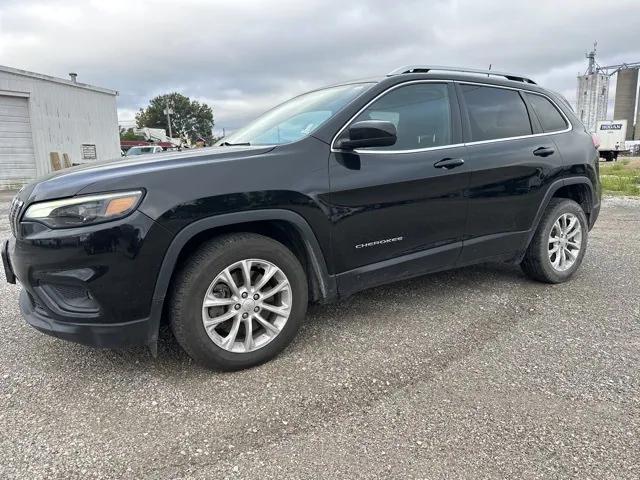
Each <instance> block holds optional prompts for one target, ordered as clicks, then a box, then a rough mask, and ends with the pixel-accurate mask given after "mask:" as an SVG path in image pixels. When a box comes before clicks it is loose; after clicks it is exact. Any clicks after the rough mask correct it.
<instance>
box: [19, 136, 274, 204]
mask: <svg viewBox="0 0 640 480" xmlns="http://www.w3.org/2000/svg"><path fill="white" fill-rule="evenodd" d="M274 148H275V147H273V146H262V147H261V146H256V147H251V146H248V147H247V146H244V147H208V148H200V149H194V150H183V151H181V152H166V153H157V154H148V155H140V156H137V157H132V158H126V157H124V158H122V159H116V160H106V161H102V162H95V163H91V164H86V165H82V166H78V167H73V168H67V169H65V170H61V171H58V172H54V173H52V174H49V175H47V176H45V177H42V178H39V179H38V180H36V181H35V182H32V183H30V184H29V185H26V186H25V187H24V188H23V189H22V190H20V192H19V196H20V198H21V199H22V200H24V201H29V203H32V202H39V201H42V200H50V199H54V198H63V197H71V196H74V195H77V194H78V193H80V192H81V191H82V190H85V189H87V188H88V187H90V186H92V185H95V184H99V183H101V182H105V183H109V184H113V183H114V182H116V183H117V182H118V180H120V179H122V180H123V183H124V179H125V178H131V177H134V176H139V175H144V174H146V173H151V172H158V171H162V170H173V169H179V168H187V167H189V166H190V165H194V164H205V163H212V164H215V163H218V162H226V161H233V160H235V159H240V158H246V157H251V156H254V155H260V154H264V153H267V152H269V151H271V150H273V149H274Z"/></svg>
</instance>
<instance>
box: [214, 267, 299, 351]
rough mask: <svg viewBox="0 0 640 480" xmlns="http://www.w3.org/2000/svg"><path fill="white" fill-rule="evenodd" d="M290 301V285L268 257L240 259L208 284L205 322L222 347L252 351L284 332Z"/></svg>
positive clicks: (215, 340) (228, 349) (229, 349)
mask: <svg viewBox="0 0 640 480" xmlns="http://www.w3.org/2000/svg"><path fill="white" fill-rule="evenodd" d="M291 301H292V293H291V285H290V284H289V280H288V279H287V276H286V275H285V274H284V272H283V271H282V270H281V269H280V268H278V267H277V266H276V265H274V264H273V263H271V262H268V261H266V260H260V259H255V258H252V259H246V260H241V261H238V262H236V263H234V264H232V265H229V266H228V267H227V268H225V269H224V270H223V271H222V272H220V273H219V274H218V275H217V276H216V278H215V279H214V280H213V282H211V284H210V285H209V288H208V289H207V291H206V293H205V296H204V299H203V302H202V323H203V325H204V328H205V330H206V332H207V335H208V336H209V338H210V339H211V340H212V341H213V342H214V343H215V344H216V345H217V346H219V347H220V348H223V349H224V350H227V351H229V352H234V353H247V352H252V351H255V350H258V349H260V348H262V347H264V346H265V345H266V344H268V343H269V342H271V341H272V340H273V339H274V338H275V337H277V336H278V334H279V333H280V332H281V331H282V328H283V327H284V325H285V324H286V323H287V320H288V319H289V315H290V314H291Z"/></svg>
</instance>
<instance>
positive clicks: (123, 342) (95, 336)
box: [20, 289, 157, 348]
mask: <svg viewBox="0 0 640 480" xmlns="http://www.w3.org/2000/svg"><path fill="white" fill-rule="evenodd" d="M32 298H33V297H30V295H29V293H28V292H27V291H26V290H25V289H22V291H21V292H20V311H21V312H22V315H23V316H24V318H25V320H26V321H27V323H28V324H29V325H31V326H32V327H33V328H35V329H36V330H38V331H40V332H42V333H46V334H47V335H51V336H53V337H56V338H61V339H63V340H69V341H71V342H76V343H81V344H83V345H90V346H92V347H104V348H120V347H126V346H132V345H148V344H150V343H151V342H153V341H154V340H155V339H156V334H157V325H155V323H154V322H153V321H152V320H151V319H150V318H143V319H141V320H135V321H133V322H126V323H79V322H61V321H56V320H54V319H53V318H51V317H50V316H48V315H47V312H46V311H45V310H44V309H43V308H42V307H38V305H37V304H36V303H35V302H34V301H33V300H32ZM154 329H155V331H154Z"/></svg>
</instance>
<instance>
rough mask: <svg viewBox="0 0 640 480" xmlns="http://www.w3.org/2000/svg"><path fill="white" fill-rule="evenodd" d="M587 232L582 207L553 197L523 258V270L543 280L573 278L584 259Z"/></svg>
mask: <svg viewBox="0 0 640 480" xmlns="http://www.w3.org/2000/svg"><path fill="white" fill-rule="evenodd" d="M587 235H588V223H587V217H586V215H585V213H584V211H583V210H582V207H580V205H578V204H577V203H576V202H574V201H573V200H569V199H565V198H553V199H551V202H549V205H548V207H547V210H546V211H545V213H544V215H543V217H542V219H541V220H540V224H539V226H538V229H537V230H536V233H535V234H534V236H533V239H532V240H531V243H530V244H529V248H528V249H527V252H526V254H525V257H524V259H523V260H522V263H521V267H522V270H523V271H524V272H525V273H526V274H527V275H528V276H529V277H531V278H533V279H534V280H538V281H541V282H546V283H561V282H565V281H567V280H569V278H571V276H572V275H573V274H574V273H575V272H576V270H577V269H578V268H579V267H580V264H581V263H582V259H583V258H584V254H585V251H586V249H587Z"/></svg>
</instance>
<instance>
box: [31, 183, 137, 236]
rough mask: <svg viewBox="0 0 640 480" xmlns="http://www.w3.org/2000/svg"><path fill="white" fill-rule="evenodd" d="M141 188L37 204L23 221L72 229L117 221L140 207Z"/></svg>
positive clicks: (32, 206)
mask: <svg viewBox="0 0 640 480" xmlns="http://www.w3.org/2000/svg"><path fill="white" fill-rule="evenodd" d="M140 198H142V191H140V190H136V191H133V192H114V193H104V194H98V195H84V196H80V197H73V198H64V199H61V200H53V201H51V202H41V203H34V204H33V205H30V206H29V208H28V209H27V211H26V212H25V214H24V217H23V220H25V221H29V220H31V221H35V222H40V223H44V224H45V225H47V226H48V227H51V228H69V227H81V226H84V225H91V224H94V223H101V222H107V221H110V220H116V219H118V218H122V217H125V216H127V215H128V214H130V213H131V212H132V211H133V210H135V208H136V207H137V206H138V203H139V202H140Z"/></svg>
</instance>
